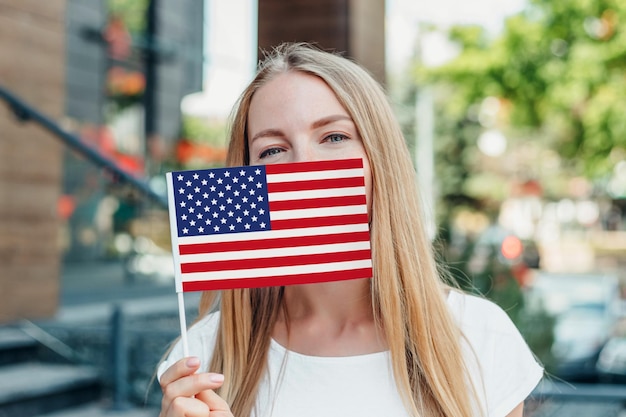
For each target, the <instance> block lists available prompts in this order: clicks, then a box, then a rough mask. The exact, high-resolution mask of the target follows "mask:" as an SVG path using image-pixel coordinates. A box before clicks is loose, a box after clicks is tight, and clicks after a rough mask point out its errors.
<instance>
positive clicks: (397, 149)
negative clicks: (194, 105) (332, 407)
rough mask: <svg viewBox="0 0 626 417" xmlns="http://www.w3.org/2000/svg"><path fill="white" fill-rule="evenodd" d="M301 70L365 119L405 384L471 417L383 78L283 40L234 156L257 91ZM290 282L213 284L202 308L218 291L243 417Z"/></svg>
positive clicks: (378, 306)
mask: <svg viewBox="0 0 626 417" xmlns="http://www.w3.org/2000/svg"><path fill="white" fill-rule="evenodd" d="M286 71H302V72H304V73H307V74H312V75H315V76H318V77H320V78H321V79H322V80H324V81H325V82H326V83H327V84H328V86H329V87H330V88H331V89H332V90H333V91H334V92H335V94H336V96H337V99H338V100H339V102H340V103H341V104H342V105H343V106H344V108H345V109H346V110H347V112H348V113H349V114H350V116H351V117H352V119H353V121H354V123H355V124H356V126H357V129H358V131H359V134H360V136H361V138H362V140H363V144H364V147H365V150H366V153H367V157H368V159H369V162H370V166H371V175H372V195H373V198H372V203H373V204H372V212H371V243H372V257H373V268H374V276H373V278H372V280H371V288H372V306H373V313H374V317H375V319H376V320H377V322H378V323H379V325H380V327H381V328H382V329H383V332H384V337H385V340H386V342H387V345H388V347H389V351H390V355H391V360H392V367H393V372H394V377H395V381H396V383H397V386H398V390H399V392H400V394H401V395H402V398H403V400H404V402H405V406H406V407H407V409H408V410H409V412H410V413H411V414H412V415H414V416H429V417H430V416H433V417H435V416H437V417H470V416H471V415H472V410H473V408H472V405H473V404H474V402H473V396H472V395H473V390H472V389H468V384H469V376H468V375H467V371H466V367H465V364H464V361H463V355H462V351H461V345H460V343H461V342H460V341H461V333H460V330H459V329H458V326H457V325H456V323H455V321H454V319H453V318H452V317H451V314H450V313H449V311H448V308H447V306H446V300H445V295H444V292H445V289H446V286H445V284H444V283H443V281H442V279H441V278H440V275H439V273H438V270H437V266H436V262H435V260H434V255H433V251H432V245H431V242H430V241H429V239H428V237H427V236H426V233H425V228H424V224H423V223H422V216H421V215H420V211H421V209H420V202H419V197H418V193H417V192H416V191H417V190H416V185H415V171H414V167H413V164H412V162H411V159H410V157H409V151H408V149H407V146H406V143H405V140H404V137H403V134H402V131H401V129H400V126H399V124H398V122H397V121H396V119H395V117H394V115H393V112H392V109H391V107H390V105H389V103H388V101H387V97H386V95H385V93H384V91H383V89H382V88H381V86H380V85H379V84H378V83H377V82H376V81H375V80H374V79H373V78H372V77H371V76H370V75H369V74H368V73H367V71H365V70H364V69H363V68H361V67H360V66H359V65H357V64H355V63H354V62H352V61H350V60H349V59H346V58H343V57H341V56H339V55H336V54H332V53H328V52H324V51H321V50H318V49H317V48H314V47H312V46H310V45H307V44H302V43H296V44H293V43H289V44H283V45H281V46H279V47H277V48H275V49H274V50H272V51H270V53H269V54H268V55H267V56H266V57H265V59H264V61H263V62H262V63H261V65H260V69H259V72H258V74H257V75H256V77H255V78H254V80H253V81H252V82H251V83H250V85H249V86H248V88H247V89H246V90H245V91H244V92H243V93H242V95H241V97H240V98H239V101H238V103H237V106H236V107H235V109H234V112H233V115H232V126H231V132H230V145H229V150H228V158H227V163H228V165H231V166H238V165H247V164H248V162H249V155H248V137H247V133H248V132H247V117H248V111H249V108H250V101H251V99H252V96H253V95H254V93H255V92H256V90H257V89H258V88H259V87H261V86H263V85H264V84H265V83H266V82H267V81H268V80H270V79H272V77H274V76H276V75H277V74H280V73H283V72H286ZM282 297H283V288H280V287H273V288H257V289H238V290H229V291H222V292H221V294H217V293H215V292H207V293H204V294H203V295H202V299H201V303H200V316H202V315H203V314H205V313H206V312H208V311H209V310H210V309H212V308H213V307H215V303H216V300H218V299H219V308H220V311H221V315H220V317H221V318H220V326H219V330H218V334H217V342H216V346H215V350H214V354H213V357H212V360H211V364H210V369H211V371H213V372H221V373H224V375H225V380H226V382H225V384H224V386H223V387H222V388H221V390H220V395H222V396H223V397H224V398H225V400H226V401H227V402H228V403H229V404H230V405H231V409H232V412H233V414H234V415H236V416H241V417H243V416H248V415H250V413H251V411H252V410H253V407H254V404H255V402H256V394H257V391H258V386H259V382H260V380H261V378H262V376H263V374H264V372H265V371H266V369H267V364H266V363H267V352H268V349H269V344H270V340H271V332H272V329H273V328H274V325H275V323H276V320H277V317H278V314H279V312H280V309H281V305H282Z"/></svg>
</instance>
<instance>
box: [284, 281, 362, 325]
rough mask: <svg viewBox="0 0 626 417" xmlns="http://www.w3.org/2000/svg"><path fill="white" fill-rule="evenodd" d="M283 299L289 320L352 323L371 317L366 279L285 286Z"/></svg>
mask: <svg viewBox="0 0 626 417" xmlns="http://www.w3.org/2000/svg"><path fill="white" fill-rule="evenodd" d="M284 299H285V307H286V309H287V314H288V317H289V319H290V320H300V319H306V318H312V317H318V318H320V319H328V320H332V321H352V320H360V319H363V318H366V317H368V318H369V317H371V316H372V299H371V290H370V280H369V279H355V280H347V281H335V282H324V283H319V284H307V285H294V286H288V287H285V298H284Z"/></svg>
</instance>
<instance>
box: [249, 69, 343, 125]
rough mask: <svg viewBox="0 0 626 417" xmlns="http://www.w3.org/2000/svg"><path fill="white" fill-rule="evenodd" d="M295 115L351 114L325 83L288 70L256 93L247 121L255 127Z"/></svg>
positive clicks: (313, 77)
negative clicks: (263, 121) (263, 122)
mask: <svg viewBox="0 0 626 417" xmlns="http://www.w3.org/2000/svg"><path fill="white" fill-rule="evenodd" d="M296 114H298V115H300V116H301V117H302V116H308V117H325V116H327V115H329V114H345V115H347V114H348V113H347V111H346V110H345V109H344V107H343V106H342V105H341V103H340V102H339V100H338V99H337V96H336V95H335V93H334V91H333V90H332V89H331V88H330V87H329V86H328V84H326V82H325V81H324V80H322V79H321V78H319V77H317V76H315V75H311V74H306V73H303V72H300V71H289V72H285V73H282V74H279V75H278V76H276V77H274V78H273V79H272V80H270V81H268V82H267V83H266V84H264V85H263V86H261V87H260V88H259V89H258V90H257V91H256V92H255V93H254V96H253V97H252V100H251V102H250V110H249V115H248V122H249V124H251V125H254V124H256V123H257V122H259V121H261V120H267V119H279V118H281V117H287V116H289V117H293V116H294V115H296ZM250 127H252V126H250Z"/></svg>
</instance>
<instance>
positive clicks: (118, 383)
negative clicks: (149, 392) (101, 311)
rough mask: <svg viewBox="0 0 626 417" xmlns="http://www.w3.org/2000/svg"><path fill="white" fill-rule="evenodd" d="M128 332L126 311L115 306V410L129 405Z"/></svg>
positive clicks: (113, 360)
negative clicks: (125, 317) (125, 318)
mask: <svg viewBox="0 0 626 417" xmlns="http://www.w3.org/2000/svg"><path fill="white" fill-rule="evenodd" d="M128 354H129V351H128V332H127V331H126V325H125V320H124V309H123V307H122V306H121V305H115V307H114V309H113V315H112V317H111V357H112V358H111V359H112V364H111V365H112V366H111V369H112V370H113V404H112V406H111V408H112V409H113V410H125V409H127V408H129V403H128Z"/></svg>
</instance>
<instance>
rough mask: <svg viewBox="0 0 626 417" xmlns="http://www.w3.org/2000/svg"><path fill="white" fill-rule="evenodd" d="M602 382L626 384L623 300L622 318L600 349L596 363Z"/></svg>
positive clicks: (625, 336)
mask: <svg viewBox="0 0 626 417" xmlns="http://www.w3.org/2000/svg"><path fill="white" fill-rule="evenodd" d="M596 369H597V371H598V375H599V378H600V380H601V381H602V382H609V383H619V384H626V302H625V301H622V308H621V310H620V319H619V322H618V323H617V325H616V326H615V327H614V329H613V335H612V336H611V337H610V338H609V340H608V342H606V344H605V345H604V347H603V348H602V350H601V351H600V355H599V357H598V362H597V364H596Z"/></svg>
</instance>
